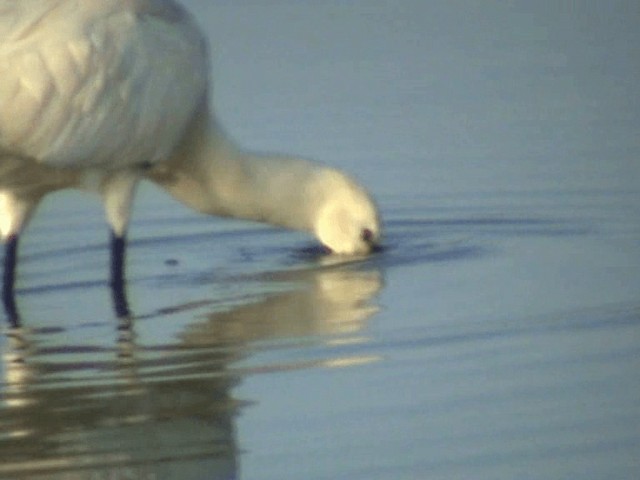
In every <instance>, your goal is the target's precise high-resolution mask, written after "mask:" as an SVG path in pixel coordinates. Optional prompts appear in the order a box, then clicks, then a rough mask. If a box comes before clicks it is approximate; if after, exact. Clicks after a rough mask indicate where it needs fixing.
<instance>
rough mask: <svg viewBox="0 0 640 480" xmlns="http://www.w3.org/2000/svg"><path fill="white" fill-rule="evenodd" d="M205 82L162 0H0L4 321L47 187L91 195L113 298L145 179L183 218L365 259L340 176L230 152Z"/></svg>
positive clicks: (368, 207)
mask: <svg viewBox="0 0 640 480" xmlns="http://www.w3.org/2000/svg"><path fill="white" fill-rule="evenodd" d="M208 77H209V57H208V50H207V42H206V40H205V37H204V35H203V34H202V33H201V31H200V29H199V28H198V27H197V25H196V22H195V21H194V19H193V18H192V16H191V15H190V14H189V13H188V12H187V11H186V10H185V9H184V8H183V7H182V6H180V5H179V4H177V3H176V2H174V1H173V0H46V1H43V0H0V234H1V236H2V240H3V241H4V242H5V263H4V278H3V281H4V282H3V303H4V306H5V310H6V312H7V313H8V315H9V316H10V317H16V318H17V310H16V306H15V298H14V297H15V295H14V284H15V270H16V263H17V247H18V239H19V236H20V233H21V232H22V231H23V229H24V228H25V226H26V224H27V223H28V221H29V218H30V217H31V215H32V213H33V211H34V209H35V207H36V206H37V205H38V203H39V202H40V200H41V199H42V198H43V196H45V195H46V194H48V193H50V192H53V191H56V190H60V189H66V188H76V189H83V190H88V191H92V192H97V193H98V194H99V195H101V197H102V201H103V204H104V209H105V212H106V217H107V221H108V224H109V226H110V228H111V285H112V288H113V289H114V291H115V296H114V299H115V298H116V297H118V296H119V297H121V300H122V299H124V291H123V283H124V273H123V267H124V254H125V236H126V231H127V225H128V222H129V218H130V212H131V204H132V200H133V196H134V191H135V188H136V185H137V184H138V182H139V181H140V180H141V179H142V178H145V177H146V178H149V179H151V180H152V181H154V182H156V183H157V184H159V185H160V186H162V187H163V188H165V189H166V190H168V191H169V192H170V193H171V194H172V195H173V196H174V197H176V198H177V199H178V200H180V201H182V202H184V203H185V204H187V205H189V206H191V207H193V208H195V209H196V210H199V211H201V212H205V213H208V214H212V215H221V216H229V217H236V218H243V219H249V220H256V221H261V222H266V223H270V224H274V225H278V226H282V227H286V228H291V229H297V230H302V231H307V232H310V233H312V234H314V235H315V236H316V237H317V238H318V239H319V240H320V242H322V243H323V244H324V245H325V246H326V247H327V248H328V249H329V250H331V251H333V252H335V253H339V254H364V253H367V252H370V251H371V250H372V249H373V248H374V247H375V246H376V245H377V244H378V243H379V240H380V235H381V226H380V217H379V214H378V210H377V208H376V205H375V203H374V201H373V200H372V198H371V196H370V195H369V194H368V193H367V192H366V191H365V189H364V188H362V187H361V186H360V185H358V184H357V183H356V182H354V181H353V180H352V179H350V178H349V177H348V176H347V175H346V174H344V173H343V172H341V171H338V170H335V169H332V168H328V167H324V166H321V165H319V164H315V163H312V162H309V161H306V160H302V159H296V158H289V157H273V156H272V157H268V156H260V155H254V154H250V153H248V152H245V151H243V150H241V149H239V148H237V147H236V146H235V145H234V144H233V143H232V142H231V141H230V140H229V139H228V138H227V137H226V136H225V135H224V133H223V132H222V131H221V129H220V127H219V125H218V123H217V122H216V121H215V119H214V116H213V115H212V114H211V112H210V109H209V104H208V90H209V78H208ZM122 302H124V300H122ZM120 310H121V311H122V310H126V304H125V305H121V306H120ZM121 313H122V312H121Z"/></svg>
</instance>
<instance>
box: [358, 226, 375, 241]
mask: <svg viewBox="0 0 640 480" xmlns="http://www.w3.org/2000/svg"><path fill="white" fill-rule="evenodd" d="M360 238H361V239H362V241H363V242H365V243H371V242H373V232H372V231H371V230H369V229H368V228H363V229H362V232H361V233H360Z"/></svg>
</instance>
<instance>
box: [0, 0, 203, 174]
mask: <svg viewBox="0 0 640 480" xmlns="http://www.w3.org/2000/svg"><path fill="white" fill-rule="evenodd" d="M207 75H208V61H207V55H206V47H205V42H204V40H203V38H202V36H201V34H200V32H199V31H198V29H197V27H196V26H195V24H194V23H193V21H192V19H191V18H190V17H189V16H188V15H187V14H186V13H185V12H184V11H183V10H182V9H181V7H179V6H177V5H176V4H175V3H173V2H172V1H169V0H117V1H116V0H101V1H100V2H96V1H93V0H47V1H46V2H45V1H42V0H19V1H8V0H0V152H9V153H10V154H13V155H16V156H24V157H30V158H34V159H36V160H37V161H40V162H43V163H46V164H50V165H55V166H82V167H88V166H92V165H93V166H105V165H113V166H114V167H118V166H122V165H126V164H130V163H137V162H142V161H145V162H154V161H159V160H161V159H163V158H166V157H167V156H168V155H169V154H170V152H171V150H172V149H173V148H174V146H175V145H176V143H177V142H178V141H179V139H180V137H181V136H182V134H183V132H184V129H185V127H186V125H187V123H188V121H189V119H190V118H191V115H192V114H193V112H194V111H195V109H196V108H197V105H198V102H200V101H201V100H202V98H203V96H204V95H205V94H206V89H207Z"/></svg>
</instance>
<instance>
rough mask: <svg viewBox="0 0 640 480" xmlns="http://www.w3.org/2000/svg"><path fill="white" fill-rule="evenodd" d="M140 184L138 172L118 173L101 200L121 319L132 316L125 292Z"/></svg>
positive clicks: (115, 300)
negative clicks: (133, 212) (128, 248)
mask: <svg viewBox="0 0 640 480" xmlns="http://www.w3.org/2000/svg"><path fill="white" fill-rule="evenodd" d="M139 181H140V173H139V172H138V171H136V170H119V171H117V172H113V173H110V174H108V175H107V176H105V178H104V179H103V181H102V189H101V191H102V201H103V203H104V208H105V213H106V215H107V222H108V223H109V227H110V228H111V232H110V233H111V239H110V248H111V278H110V285H111V293H112V297H113V306H114V310H115V312H116V315H117V316H118V317H120V318H122V317H127V316H129V314H130V311H129V303H128V301H127V296H126V291H125V258H126V243H127V242H126V235H127V227H128V225H129V219H130V218H131V207H132V204H133V197H134V193H135V190H136V187H137V185H138V183H139Z"/></svg>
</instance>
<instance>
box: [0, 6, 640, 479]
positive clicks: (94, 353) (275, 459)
mask: <svg viewBox="0 0 640 480" xmlns="http://www.w3.org/2000/svg"><path fill="white" fill-rule="evenodd" d="M188 3H189V5H190V6H191V7H192V10H193V11H195V12H197V13H198V18H199V19H200V21H201V23H202V24H203V25H204V26H205V28H207V30H208V31H209V32H210V35H211V37H212V42H213V44H214V45H215V48H214V58H215V60H214V70H215V71H216V72H219V73H216V75H215V78H216V81H217V83H216V88H215V95H214V98H215V102H216V104H217V105H218V110H219V114H220V117H221V118H222V119H223V121H224V123H225V124H226V125H228V128H229V130H230V131H231V133H232V134H233V135H234V136H235V137H236V138H237V139H238V140H239V141H241V142H242V143H243V144H247V145H249V146H251V147H253V148H257V149H267V150H279V151H291V152H299V153H301V154H304V155H308V156H311V157H314V158H321V159H325V160H326V161H327V162H329V163H332V164H336V165H342V166H343V167H344V168H346V169H348V170H349V171H352V172H355V173H356V174H357V176H358V177H359V178H361V179H362V180H363V181H364V183H366V184H367V185H369V186H370V187H371V189H372V190H373V192H374V193H375V194H376V196H377V198H378V201H379V203H380V206H381V208H382V210H383V216H384V219H385V227H386V241H385V243H386V248H385V250H384V251H383V252H381V253H379V254H377V255H374V256H372V257H368V258H361V259H352V260H350V261H345V260H344V259H342V260H341V259H334V258H332V257H328V256H326V255H322V253H321V252H320V251H319V249H318V248H316V246H315V244H314V243H313V241H312V240H311V239H308V238H307V237H305V236H304V235H301V234H296V233H291V232H284V231H280V230H275V229H271V228H267V227H262V226H258V225H255V224H248V223H241V222H234V221H229V220H220V219H211V218H208V217H204V216H200V215H197V214H195V213H192V212H188V211H187V210H186V209H184V208H183V207H181V206H180V205H177V204H176V203H174V202H173V201H172V200H171V199H170V198H168V197H167V196H165V195H164V194H162V193H161V192H159V191H157V190H156V189H155V188H153V187H151V186H150V185H145V186H144V187H143V188H142V190H141V192H140V195H139V198H138V199H137V202H136V211H135V214H134V220H133V225H132V229H131V233H130V238H131V245H130V247H131V248H130V251H129V258H128V261H129V262H128V268H129V270H128V272H129V280H130V281H129V296H130V302H131V307H132V311H133V315H132V318H130V319H123V320H117V319H116V317H115V315H114V314H113V312H112V307H111V300H110V293H109V289H108V286H107V282H106V274H107V268H106V266H107V242H106V235H107V232H106V229H105V227H104V225H103V220H102V214H101V212H100V208H99V206H98V203H97V202H96V201H91V200H87V198H86V197H85V196H83V195H81V194H79V193H72V192H67V193H62V194H58V195H56V196H53V197H51V198H50V199H48V200H47V202H46V204H45V205H43V208H42V209H41V210H40V212H39V214H38V216H37V218H36V219H35V220H34V222H33V223H32V225H31V226H30V228H29V230H28V233H27V234H26V235H25V236H24V243H23V245H22V251H21V253H22V256H21V264H20V281H19V286H18V302H19V305H20V308H21V311H22V314H23V317H24V322H23V323H24V325H23V327H22V328H20V329H17V330H12V329H10V328H9V327H8V325H4V326H3V327H2V330H1V333H0V354H1V355H2V358H1V361H0V382H1V383H0V478H33V479H39V478H42V479H44V478H47V479H58V478H60V479H63V478H64V479H89V478H146V479H155V478H157V479H170V478H176V479H178V478H180V479H204V478H207V479H214V478H219V479H231V478H242V479H261V480H262V479H282V478H292V479H293V478H305V479H341V478H344V479H425V478H428V479H438V478H442V479H451V478H475V479H481V478H486V479H496V478H505V479H511V478H545V479H547V478H548V479H551V478H593V479H610V478H616V479H635V478H637V477H638V475H639V474H640V374H639V373H638V372H639V371H640V296H639V295H638V291H640V187H639V185H640V183H639V180H640V166H639V165H640V164H639V162H640V144H639V143H638V142H639V141H638V136H637V131H638V128H639V127H640V118H639V117H638V112H640V109H639V108H638V107H639V105H638V101H639V99H638V95H637V92H636V83H637V82H636V80H635V76H634V75H635V74H634V73H633V72H637V71H640V68H639V67H640V65H638V63H639V62H640V60H638V58H637V56H634V55H631V52H633V50H634V46H635V48H636V50H637V47H638V46H639V43H640V41H639V39H638V35H639V34H638V32H640V29H638V28H637V18H638V17H637V15H635V16H634V15H632V12H633V9H636V10H637V7H636V5H635V3H634V2H628V3H625V2H619V3H616V4H615V6H614V5H613V4H607V5H606V8H605V6H604V4H603V6H602V7H599V6H595V7H592V8H593V9H592V10H585V11H578V12H573V11H571V12H569V11H562V10H559V8H560V7H558V6H557V5H556V4H555V3H549V4H548V5H544V4H542V3H537V4H536V7H535V8H534V7H531V6H529V5H528V4H527V5H517V4H509V5H510V6H509V7H507V6H504V5H502V4H499V3H495V4H494V3H489V2H485V3H483V6H484V7H483V9H482V10H479V9H477V8H475V7H472V6H470V5H467V4H464V3H462V4H461V3H444V2H443V4H442V5H429V6H427V5H426V3H427V2H419V1H415V2H412V1H403V2H382V1H369V0H368V1H366V2H364V1H355V2H350V3H349V7H344V4H343V3H342V2H322V4H321V5H316V6H310V5H307V4H304V5H303V4H296V5H291V4H290V2H284V1H282V2H278V1H269V2H262V3H260V4H258V5H255V4H254V3H253V2H234V3H233V4H231V3H228V4H227V3H226V2H220V4H219V5H213V4H210V3H209V2H202V1H200V2H198V1H195V0H194V1H191V2H188ZM600 8H602V11H598V9H600ZM636 13H637V11H636Z"/></svg>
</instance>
